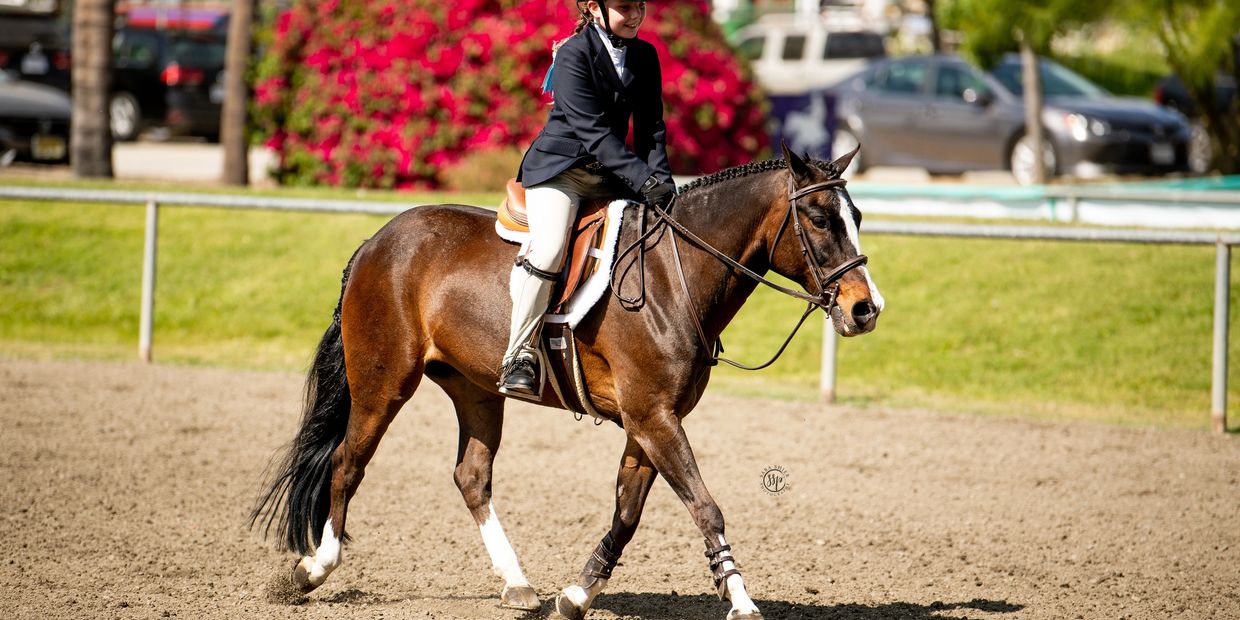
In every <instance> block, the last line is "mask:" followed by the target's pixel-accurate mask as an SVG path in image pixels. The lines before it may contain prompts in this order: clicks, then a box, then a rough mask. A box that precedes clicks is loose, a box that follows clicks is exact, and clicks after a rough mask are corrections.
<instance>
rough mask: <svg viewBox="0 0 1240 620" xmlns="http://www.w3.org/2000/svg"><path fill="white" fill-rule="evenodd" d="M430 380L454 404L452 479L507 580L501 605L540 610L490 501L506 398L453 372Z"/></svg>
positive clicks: (498, 571)
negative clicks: (455, 428) (456, 423)
mask: <svg viewBox="0 0 1240 620" xmlns="http://www.w3.org/2000/svg"><path fill="white" fill-rule="evenodd" d="M432 379H433V380H434V381H435V382H436V383H438V384H439V385H440V386H442V387H443V389H444V391H446V392H447V393H448V396H450V397H451V398H452V402H453V404H454V405H455V406H456V417H457V420H458V421H459V423H460V438H459V444H458V447H457V452H456V469H455V471H454V472H453V476H452V477H453V479H454V480H455V481H456V486H457V488H458V489H460V491H461V497H462V498H464V499H465V506H466V507H467V508H469V513H470V514H471V515H473V517H474V522H475V523H477V524H478V529H479V531H480V532H481V533H482V543H483V545H485V546H486V549H487V553H488V554H489V555H490V556H491V566H492V569H493V570H494V571H495V574H496V575H498V576H499V577H501V578H503V580H504V588H503V590H501V591H500V604H501V605H502V606H504V607H509V608H512V609H521V610H526V611H535V610H538V609H539V608H540V606H541V604H540V603H539V601H538V594H537V593H535V592H534V589H533V588H532V587H530V582H529V580H527V579H526V578H525V573H523V572H522V571H521V565H520V563H519V562H518V561H517V553H516V552H515V551H513V549H512V544H511V543H509V542H508V537H507V536H506V535H505V534H504V528H503V526H501V525H500V522H499V517H498V516H496V514H495V506H494V505H493V504H492V502H491V467H492V465H493V464H494V462H495V454H496V452H497V451H499V442H500V439H501V436H502V432H503V427H504V398H503V397H502V396H497V395H494V394H491V393H489V392H487V391H485V390H483V389H481V388H479V387H477V386H475V385H473V384H472V383H470V382H469V381H468V380H467V379H465V377H463V376H461V375H460V374H457V373H456V372H455V371H451V370H446V371H444V372H437V373H435V374H434V375H432Z"/></svg>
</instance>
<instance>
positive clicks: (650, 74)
mask: <svg viewBox="0 0 1240 620" xmlns="http://www.w3.org/2000/svg"><path fill="white" fill-rule="evenodd" d="M627 49H628V52H627V55H626V56H625V68H626V69H628V71H627V73H628V74H629V75H630V76H631V77H630V80H629V82H628V83H627V84H625V83H624V82H622V81H621V80H620V76H619V74H617V73H616V67H615V65H614V64H613V63H612V61H611V55H610V54H608V52H607V48H606V47H605V46H604V45H603V40H602V38H601V35H600V34H599V33H598V32H597V30H596V29H595V28H594V27H593V26H589V27H587V28H585V29H583V30H582V31H581V32H579V33H577V34H575V35H573V36H572V37H570V38H569V39H568V40H567V41H565V42H564V44H563V45H561V46H560V49H559V50H558V51H557V52H556V56H555V70H554V71H553V72H552V76H551V81H552V91H553V92H554V93H555V102H554V104H552V107H551V113H550V114H549V115H548V117H547V124H546V125H545V126H544V127H543V130H542V132H540V133H539V134H538V137H536V138H534V143H533V144H532V145H530V148H529V150H527V151H526V152H525V157H523V158H522V160H521V169H520V171H519V172H518V174H517V180H518V181H521V183H522V184H523V185H525V187H532V186H534V185H537V184H539V183H542V182H545V181H548V180H550V179H551V178H552V177H554V176H556V175H558V174H560V173H561V172H564V171H565V170H568V169H570V168H573V167H576V166H578V165H584V164H587V163H590V162H591V161H593V160H598V162H599V163H601V164H603V166H605V167H606V168H607V169H608V170H609V171H611V173H612V174H613V175H615V176H616V177H617V178H618V179H620V180H621V181H623V182H624V184H625V185H627V186H628V187H630V188H631V189H632V190H633V191H634V192H639V191H640V189H641V186H642V184H643V183H645V182H646V180H647V179H649V178H650V177H651V175H654V176H656V177H657V178H658V179H659V180H662V181H666V182H668V183H671V182H672V170H671V166H670V165H668V162H667V126H666V125H665V124H664V123H663V74H662V70H661V69H660V68H659V56H658V53H657V52H655V49H654V46H653V45H651V44H650V43H648V42H646V41H642V40H640V39H637V38H634V39H630V40H628V42H627ZM630 116H632V118H633V150H632V151H630V150H629V149H628V147H627V146H625V138H626V136H627V135H628V130H629V117H630Z"/></svg>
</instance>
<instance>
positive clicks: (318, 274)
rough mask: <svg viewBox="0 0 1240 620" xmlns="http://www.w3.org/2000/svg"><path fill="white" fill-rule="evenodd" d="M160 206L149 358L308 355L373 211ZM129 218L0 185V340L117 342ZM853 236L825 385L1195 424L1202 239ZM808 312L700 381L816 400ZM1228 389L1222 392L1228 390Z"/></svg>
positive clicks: (258, 364)
mask: <svg viewBox="0 0 1240 620" xmlns="http://www.w3.org/2000/svg"><path fill="white" fill-rule="evenodd" d="M109 187H114V186H112V185H109ZM143 189H150V187H149V186H143ZM272 193H278V194H279V195H291V193H290V192H283V191H281V192H272ZM351 193H352V192H341V193H340V194H341V195H346V194H351ZM332 194H333V193H332V192H327V193H323V192H317V193H313V195H315V196H325V195H332ZM332 197H335V196H334V195H333V196H332ZM396 199H399V200H405V201H408V202H410V203H417V202H474V203H476V204H494V203H495V202H497V197H495V196H475V197H461V196H457V195H451V196H447V197H445V196H443V195H425V194H424V195H403V194H402V195H397V196H396ZM160 218H161V219H160V244H159V273H158V298H157V303H156V323H155V325H156V327H155V356H156V359H157V360H158V361H161V362H174V363H189V364H211V365H225V366H240V367H252V368H277V369H290V370H301V369H304V368H305V366H306V364H307V362H308V361H309V356H310V354H311V352H312V350H313V348H314V346H315V344H316V343H317V339H318V337H319V336H320V335H321V333H322V330H323V328H324V327H325V326H326V324H327V321H328V320H329V319H330V316H331V311H332V308H334V306H335V303H336V299H337V296H338V295H339V290H340V289H339V281H340V271H341V269H342V268H343V266H344V264H345V262H346V261H347V260H348V258H349V255H350V254H351V253H352V252H353V250H354V249H355V248H356V247H357V245H358V244H359V243H360V242H361V241H362V240H363V239H365V238H367V237H368V236H370V235H371V234H372V233H373V232H374V231H375V230H377V229H378V228H379V227H380V226H382V224H383V223H384V222H385V221H386V219H387V218H385V217H375V216H361V215H322V214H304V213H270V212H244V211H221V210H211V209H192V208H168V209H163V210H161V212H160ZM142 228H143V209H142V208H140V207H136V206H115V205H80V204H64V203H44V202H16V201H3V202H0V352H3V353H4V354H7V355H10V356H21V357H49V356H50V357H89V358H104V359H133V358H134V357H135V356H136V348H137V331H138V306H139V294H140V293H139V284H140V279H141V254H142ZM865 243H866V250H867V253H868V254H869V255H870V257H871V262H870V265H871V269H872V272H873V274H874V277H875V279H876V280H877V282H878V284H879V285H880V286H881V288H882V291H883V293H884V295H885V296H886V298H887V309H886V311H885V312H884V313H883V316H882V317H881V318H880V319H879V326H878V329H877V331H875V332H874V333H872V334H869V335H866V336H863V337H860V338H852V339H846V340H843V341H842V342H841V344H840V357H839V367H840V374H839V394H840V398H841V400H842V401H843V402H845V403H849V404H856V405H873V406H895V407H927V408H935V409H943V410H947V411H971V412H978V413H985V414H1020V415H1030V416H1036V417H1047V418H1052V419H1066V418H1070V419H1087V420H1094V421H1101V422H1107V423H1119V424H1128V425H1153V426H1172V427H1191V428H1206V427H1207V426H1208V418H1209V408H1210V403H1209V385H1210V355H1211V350H1210V345H1211V337H1210V333H1211V321H1212V314H1211V313H1212V309H1211V304H1212V298H1213V264H1214V253H1213V248H1195V247H1171V246H1136V245H1096V244H1069V243H1049V242H1007V241H965V240H951V239H921V238H908V237H895V236H867V238H866V239H865ZM1235 288H1236V287H1235V284H1234V283H1233V301H1232V303H1233V304H1234V303H1236V299H1235V298H1236V295H1235ZM800 310H801V305H800V304H799V303H798V302H795V301H793V300H790V299H785V298H781V297H779V296H778V295H777V294H775V293H773V292H770V291H767V290H765V289H763V290H761V291H759V292H758V293H756V294H755V295H754V297H753V298H752V299H751V301H750V303H749V304H748V305H747V306H746V307H745V309H744V310H742V312H741V315H740V316H739V317H738V319H737V321H736V322H735V323H734V324H733V326H732V328H730V329H729V330H728V332H727V333H726V334H725V337H724V343H725V345H726V346H727V354H728V355H729V356H731V357H734V358H738V359H740V360H742V361H746V362H749V363H753V362H755V361H762V360H765V358H766V357H768V356H769V355H770V354H771V353H772V352H773V351H774V349H775V348H776V347H777V346H778V344H779V342H780V341H781V340H782V338H783V337H784V335H786V333H787V330H788V329H790V328H791V327H792V325H793V323H794V322H795V320H796V317H797V316H798V315H799V313H800ZM823 326H824V324H823V321H821V320H816V319H811V320H810V321H809V322H808V323H807V326H806V328H805V329H804V330H803V331H802V333H801V334H800V335H799V336H798V337H797V339H796V340H795V341H794V342H793V343H792V344H791V345H790V347H789V350H788V352H787V353H786V354H785V355H784V357H783V358H782V359H781V360H780V361H779V362H778V363H777V364H776V365H775V366H774V367H772V368H770V369H768V370H765V371H761V372H757V373H741V372H740V371H733V370H731V369H726V368H725V369H720V370H718V371H716V375H715V376H716V384H717V385H716V387H717V388H719V389H723V390H726V391H729V392H733V393H742V394H761V395H764V396H776V397H789V398H814V397H815V396H816V393H817V381H818V372H819V363H818V360H819V355H820V346H821V337H822V329H823ZM1237 349H1240V347H1236V346H1233V351H1232V353H1233V357H1234V355H1235V353H1236V352H1237ZM1236 359H1240V358H1236ZM1232 375H1233V376H1232V380H1231V383H1232V385H1233V386H1234V387H1236V388H1240V383H1238V382H1237V377H1236V376H1235V375H1236V373H1232ZM1230 400H1231V408H1232V409H1233V410H1235V407H1236V405H1237V402H1238V401H1240V391H1233V392H1232V395H1231V399H1230Z"/></svg>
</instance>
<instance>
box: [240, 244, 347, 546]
mask: <svg viewBox="0 0 1240 620" xmlns="http://www.w3.org/2000/svg"><path fill="white" fill-rule="evenodd" d="M359 249H360V248H359ZM356 256H357V255H356V253H354V257H356ZM352 266H353V259H352V258H351V259H349V263H348V266H346V267H345V270H344V276H343V278H342V282H341V291H340V294H341V298H342V299H343V296H344V284H345V283H347V282H348V279H349V270H350V269H351V268H352ZM349 407H350V399H349V382H348V379H347V377H346V376H345V368H344V341H343V340H342V339H341V337H340V304H339V303H337V304H336V312H335V315H334V316H333V317H332V323H331V325H329V326H328V327H327V331H326V332H325V333H324V334H323V339H322V340H320V341H319V348H318V351H317V352H316V353H315V354H314V362H313V363H311V365H310V372H309V374H308V375H307V377H306V392H305V402H304V404H303V405H302V415H301V427H300V428H299V429H298V430H297V435H296V436H295V437H294V438H293V442H292V443H291V444H289V446H288V448H287V449H286V450H285V452H284V454H283V458H282V459H280V460H278V461H273V464H274V465H275V466H276V468H275V470H274V474H273V476H272V480H271V486H270V487H269V488H268V489H267V491H266V493H265V494H262V495H260V496H259V499H258V502H257V503H256V505H255V506H254V510H253V512H251V513H250V527H254V526H255V525H256V524H261V525H262V527H263V533H264V534H267V533H270V531H271V526H272V525H275V526H276V533H277V534H278V535H279V538H280V542H281V544H282V546H283V547H284V548H286V549H288V550H289V551H295V552H297V553H299V554H302V555H306V554H308V553H310V551H311V549H312V548H313V547H317V546H318V544H319V542H320V541H321V540H322V538H323V525H324V523H326V522H327V513H328V510H329V509H330V508H331V485H332V454H333V453H335V451H336V447H337V446H339V445H340V442H341V441H343V440H344V433H345V430H346V429H347V428H348V426H349ZM346 540H347V537H346Z"/></svg>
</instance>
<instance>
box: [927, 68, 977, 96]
mask: <svg viewBox="0 0 1240 620" xmlns="http://www.w3.org/2000/svg"><path fill="white" fill-rule="evenodd" d="M970 88H971V89H973V92H975V93H981V92H983V91H985V90H986V82H985V81H983V80H982V76H980V75H978V74H977V73H975V72H973V71H971V70H969V69H966V68H964V67H957V66H954V65H939V70H938V74H937V75H936V76H935V78H934V94H935V95H936V96H938V97H939V98H940V99H962V98H963V97H964V91H966V90H968V89H970Z"/></svg>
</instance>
